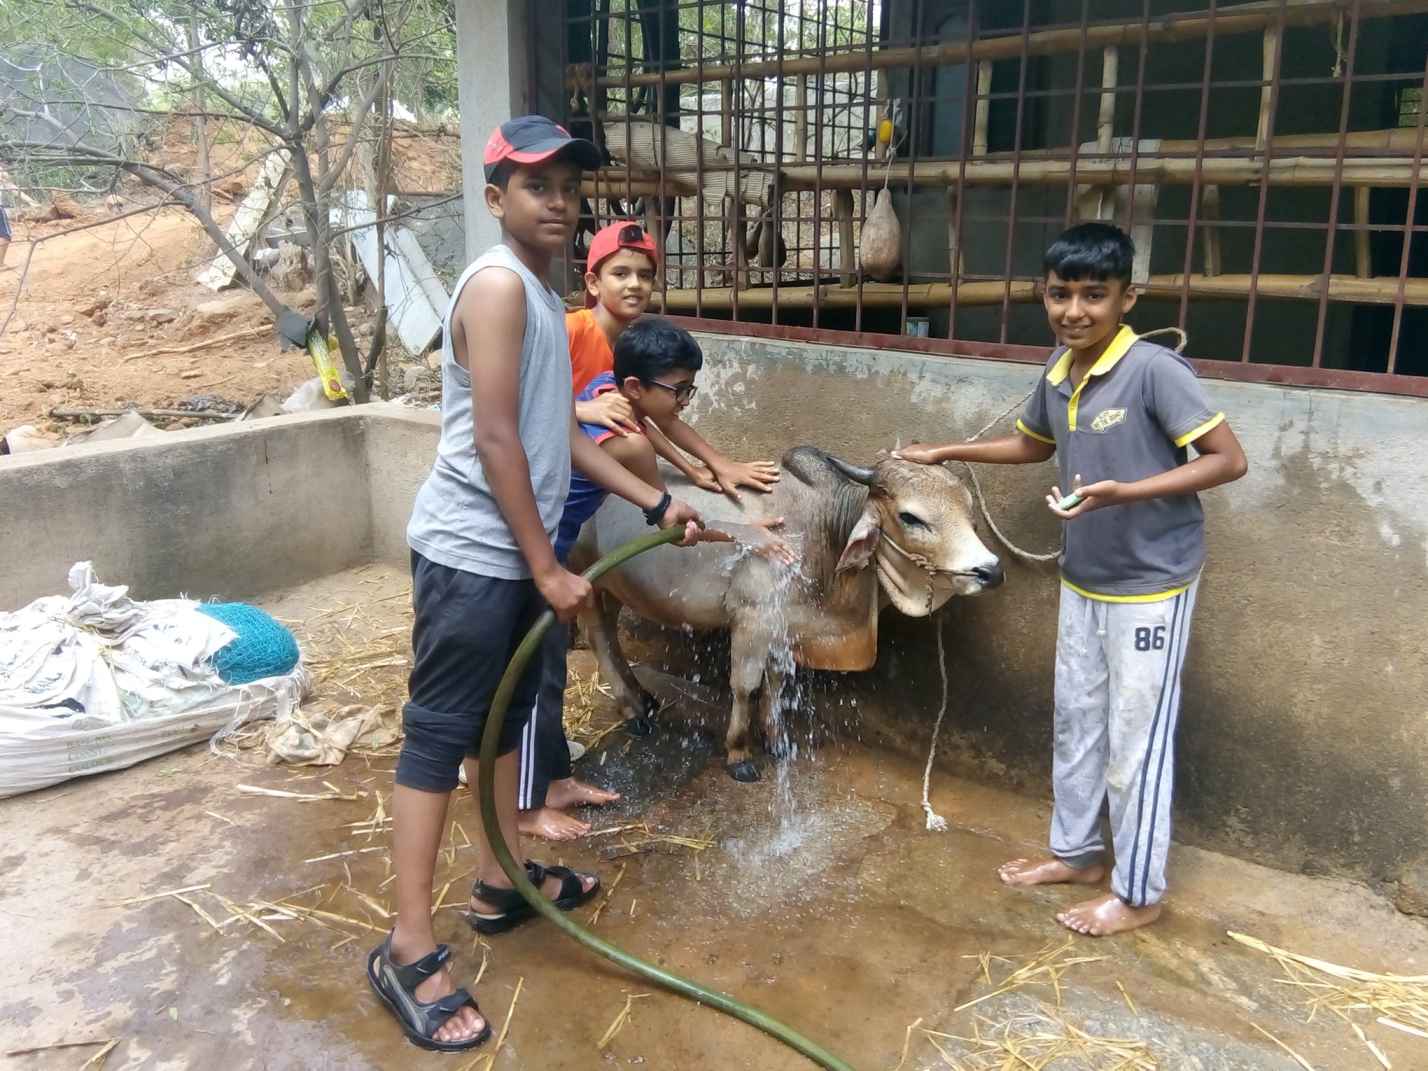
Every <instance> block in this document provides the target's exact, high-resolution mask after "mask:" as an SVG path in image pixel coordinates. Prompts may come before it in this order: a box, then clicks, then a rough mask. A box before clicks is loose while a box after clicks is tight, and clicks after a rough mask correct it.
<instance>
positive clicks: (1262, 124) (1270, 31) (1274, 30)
mask: <svg viewBox="0 0 1428 1071" xmlns="http://www.w3.org/2000/svg"><path fill="white" fill-rule="evenodd" d="M1280 43H1281V42H1280V35H1279V28H1278V27H1277V26H1268V27H1265V31H1264V68H1263V81H1264V85H1262V86H1260V88H1259V126H1258V127H1256V129H1255V136H1254V147H1255V148H1256V149H1258V150H1260V151H1261V152H1263V151H1264V148H1265V146H1266V145H1268V144H1269V138H1270V135H1271V134H1272V133H1273V131H1272V130H1271V129H1270V125H1269V124H1270V119H1271V117H1272V115H1273V111H1272V105H1273V104H1274V81H1275V79H1277V78H1278V77H1279V61H1280V56H1281V54H1282V52H1283V50H1282V49H1281V48H1280V47H1279V46H1280Z"/></svg>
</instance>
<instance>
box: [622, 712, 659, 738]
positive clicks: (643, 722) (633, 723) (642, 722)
mask: <svg viewBox="0 0 1428 1071" xmlns="http://www.w3.org/2000/svg"><path fill="white" fill-rule="evenodd" d="M654 731H655V722H654V718H652V717H650V716H649V715H648V714H641V715H640V716H639V717H638V718H626V719H625V732H627V733H629V734H630V735H631V736H653V735H654Z"/></svg>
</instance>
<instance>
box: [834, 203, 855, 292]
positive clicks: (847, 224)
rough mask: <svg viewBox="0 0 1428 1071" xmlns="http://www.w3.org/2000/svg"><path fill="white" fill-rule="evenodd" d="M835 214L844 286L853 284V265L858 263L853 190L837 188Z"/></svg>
mask: <svg viewBox="0 0 1428 1071" xmlns="http://www.w3.org/2000/svg"><path fill="white" fill-rule="evenodd" d="M833 214H834V215H836V216H837V217H838V269H839V278H841V279H842V281H843V285H844V286H852V285H853V266H854V265H855V264H857V263H858V251H857V249H855V248H854V247H853V191H852V190H836V191H834V194H833Z"/></svg>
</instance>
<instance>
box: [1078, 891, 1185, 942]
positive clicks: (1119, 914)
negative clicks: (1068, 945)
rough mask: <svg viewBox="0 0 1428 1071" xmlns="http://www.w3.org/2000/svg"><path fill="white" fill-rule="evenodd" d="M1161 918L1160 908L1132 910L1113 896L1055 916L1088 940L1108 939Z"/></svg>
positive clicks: (1155, 905) (1110, 895)
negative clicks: (1095, 938)
mask: <svg viewBox="0 0 1428 1071" xmlns="http://www.w3.org/2000/svg"><path fill="white" fill-rule="evenodd" d="M1158 918H1160V905H1159V904H1151V905H1150V906H1149V907H1131V906H1130V905H1129V904H1127V903H1126V902H1125V901H1124V900H1122V899H1121V898H1120V897H1119V896H1116V895H1115V894H1114V893H1106V895H1105V896H1098V897H1096V898H1095V899H1094V900H1087V901H1085V902H1084V903H1080V904H1076V905H1075V906H1073V907H1068V908H1067V909H1066V910H1065V911H1063V912H1061V913H1060V914H1059V915H1057V916H1056V921H1057V922H1059V923H1061V925H1063V926H1065V927H1066V928H1067V929H1068V930H1072V931H1073V932H1075V933H1080V934H1085V935H1086V936H1087V937H1109V936H1111V934H1113V933H1125V932H1126V931H1127V930H1134V929H1138V928H1139V927H1141V926H1148V925H1150V923H1152V922H1154V921H1155V920H1156V919H1158Z"/></svg>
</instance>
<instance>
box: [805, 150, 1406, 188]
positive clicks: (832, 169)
mask: <svg viewBox="0 0 1428 1071" xmlns="http://www.w3.org/2000/svg"><path fill="white" fill-rule="evenodd" d="M1264 169H1265V164H1264V161H1262V160H1257V159H1232V158H1226V157H1218V158H1208V159H1206V160H1205V161H1204V162H1203V164H1202V165H1201V181H1202V182H1210V183H1219V184H1220V185H1226V186H1234V185H1248V184H1251V183H1257V182H1259V181H1260V178H1261V177H1262V175H1263V173H1264ZM1334 169H1335V161H1333V160H1329V159H1318V158H1314V157H1305V156H1283V157H1276V158H1275V159H1273V160H1271V161H1270V163H1269V181H1270V184H1271V185H1277V186H1331V185H1333V183H1334ZM820 170H821V179H822V185H823V188H824V189H835V188H840V189H861V188H862V187H863V181H862V179H863V174H862V167H861V166H860V165H858V164H826V165H824V166H823V167H822V168H821V169H819V168H818V166H817V165H816V164H793V165H790V166H789V167H785V168H783V170H782V172H781V174H782V187H783V188H784V189H785V190H798V189H803V190H809V189H812V188H813V183H814V178H815V171H820ZM1013 170H1014V165H1013V163H1012V162H1011V161H1003V160H969V161H968V162H967V168H966V175H965V181H966V183H967V184H968V185H980V186H1005V185H1008V184H1010V182H1011V181H1012V175H1013ZM910 171H911V172H912V181H913V185H914V186H949V185H955V184H956V183H957V181H958V179H957V175H958V161H956V160H918V161H916V163H913V162H910V161H907V160H894V161H893V163H892V165H891V168H890V172H889V177H890V181H892V182H906V181H907V180H908V176H909V172H910ZM1015 173H1016V176H1017V181H1018V182H1022V183H1037V184H1042V185H1051V186H1056V185H1060V184H1063V183H1065V182H1068V181H1070V179H1071V163H1070V161H1069V160H1023V161H1022V162H1021V166H1020V167H1019V168H1016V169H1015ZM1413 175H1414V168H1413V161H1412V160H1408V159H1397V158H1393V157H1382V156H1376V157H1361V158H1359V159H1355V160H1345V161H1344V169H1343V181H1344V184H1345V185H1350V186H1375V187H1383V186H1393V187H1407V186H1410V185H1412V183H1413ZM1194 177H1195V160H1194V159H1190V158H1183V157H1165V156H1161V155H1158V154H1157V155H1142V156H1139V157H1138V158H1137V160H1136V168H1135V178H1136V181H1137V182H1138V183H1141V184H1146V183H1152V182H1164V183H1172V184H1182V185H1188V184H1189V183H1191V182H1192V181H1194ZM879 178H881V173H880V174H879ZM1130 180H1131V169H1130V157H1129V156H1125V157H1118V156H1113V157H1087V156H1082V157H1081V158H1080V159H1079V160H1078V161H1077V163H1076V181H1077V182H1078V183H1082V182H1084V183H1087V184H1090V185H1105V186H1117V185H1126V184H1128V183H1129V182H1130Z"/></svg>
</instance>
